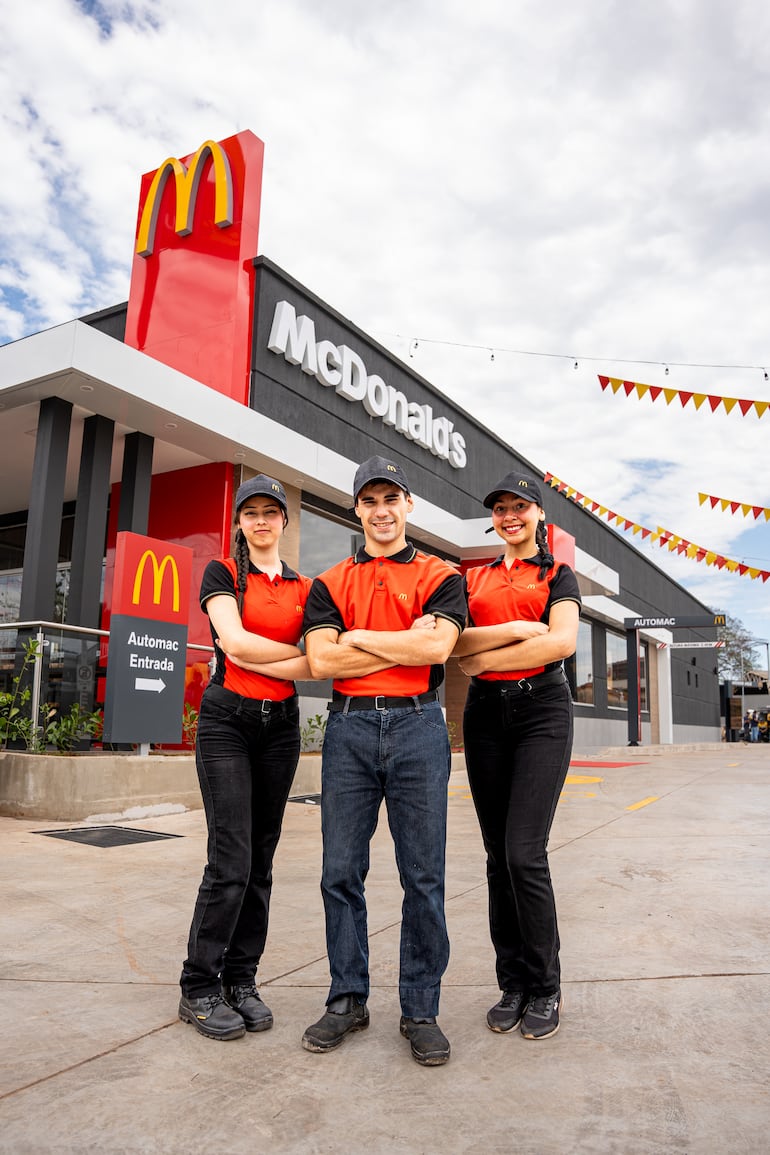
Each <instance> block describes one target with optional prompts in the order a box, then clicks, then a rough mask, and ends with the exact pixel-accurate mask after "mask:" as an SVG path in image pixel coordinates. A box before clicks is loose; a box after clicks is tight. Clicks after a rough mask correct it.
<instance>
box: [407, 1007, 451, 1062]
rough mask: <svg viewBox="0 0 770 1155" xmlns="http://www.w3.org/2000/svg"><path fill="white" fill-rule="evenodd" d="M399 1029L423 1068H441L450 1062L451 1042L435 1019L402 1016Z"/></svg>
mask: <svg viewBox="0 0 770 1155" xmlns="http://www.w3.org/2000/svg"><path fill="white" fill-rule="evenodd" d="M399 1029H400V1031H401V1034H402V1035H403V1036H404V1038H405V1039H408V1040H409V1043H410V1045H411V1048H412V1055H413V1056H414V1058H415V1059H416V1060H417V1062H418V1063H420V1065H421V1066H423V1067H440V1066H442V1065H443V1064H444V1063H448V1062H449V1054H450V1047H449V1040H448V1039H447V1037H446V1035H445V1034H444V1032H443V1031H442V1030H441V1027H440V1026H439V1025H438V1023H437V1022H436V1020H435V1019H405V1018H404V1017H403V1015H402V1016H401V1024H400V1028H399Z"/></svg>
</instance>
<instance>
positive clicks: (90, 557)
mask: <svg viewBox="0 0 770 1155" xmlns="http://www.w3.org/2000/svg"><path fill="white" fill-rule="evenodd" d="M114 431H115V422H114V421H110V420H109V419H108V418H107V417H101V416H98V415H95V416H93V417H87V418H86V420H85V423H84V425H83V448H82V450H81V453H80V477H79V480H78V496H77V504H76V506H75V527H74V531H73V537H72V567H71V570H70V590H69V598H68V600H67V614H66V617H65V621H67V622H71V623H72V624H74V625H78V626H91V627H93V628H94V629H95V628H96V627H98V625H99V608H100V596H101V580H102V562H103V561H104V540H105V535H106V532H107V506H108V502H109V496H110V465H111V463H112V439H113V436H114Z"/></svg>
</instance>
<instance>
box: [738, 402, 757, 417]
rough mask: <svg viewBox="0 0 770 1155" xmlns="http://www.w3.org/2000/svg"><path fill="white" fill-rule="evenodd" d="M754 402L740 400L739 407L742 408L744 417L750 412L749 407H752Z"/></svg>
mask: <svg viewBox="0 0 770 1155" xmlns="http://www.w3.org/2000/svg"><path fill="white" fill-rule="evenodd" d="M753 404H754V402H753V401H739V402H738V407H739V408H740V411H741V413H742V414H743V416H744V417H745V416H746V414H747V413H748V411H749V409H751V407H752V406H753Z"/></svg>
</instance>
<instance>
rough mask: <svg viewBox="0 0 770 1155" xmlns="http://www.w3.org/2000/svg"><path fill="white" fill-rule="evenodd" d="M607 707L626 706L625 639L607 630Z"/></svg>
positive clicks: (626, 669) (626, 666)
mask: <svg viewBox="0 0 770 1155" xmlns="http://www.w3.org/2000/svg"><path fill="white" fill-rule="evenodd" d="M606 639H607V705H608V706H621V707H622V706H627V705H628V663H627V660H626V639H625V637H622V636H621V635H620V634H613V633H610V631H609V630H607V634H606Z"/></svg>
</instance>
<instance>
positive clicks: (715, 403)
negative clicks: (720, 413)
mask: <svg viewBox="0 0 770 1155" xmlns="http://www.w3.org/2000/svg"><path fill="white" fill-rule="evenodd" d="M708 398H709V405H710V406H711V412H712V413H716V411H717V409H718V408H719V406H720V405H721V404H722V398H721V397H712V395H711V394H710V393H709V395H708Z"/></svg>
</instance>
